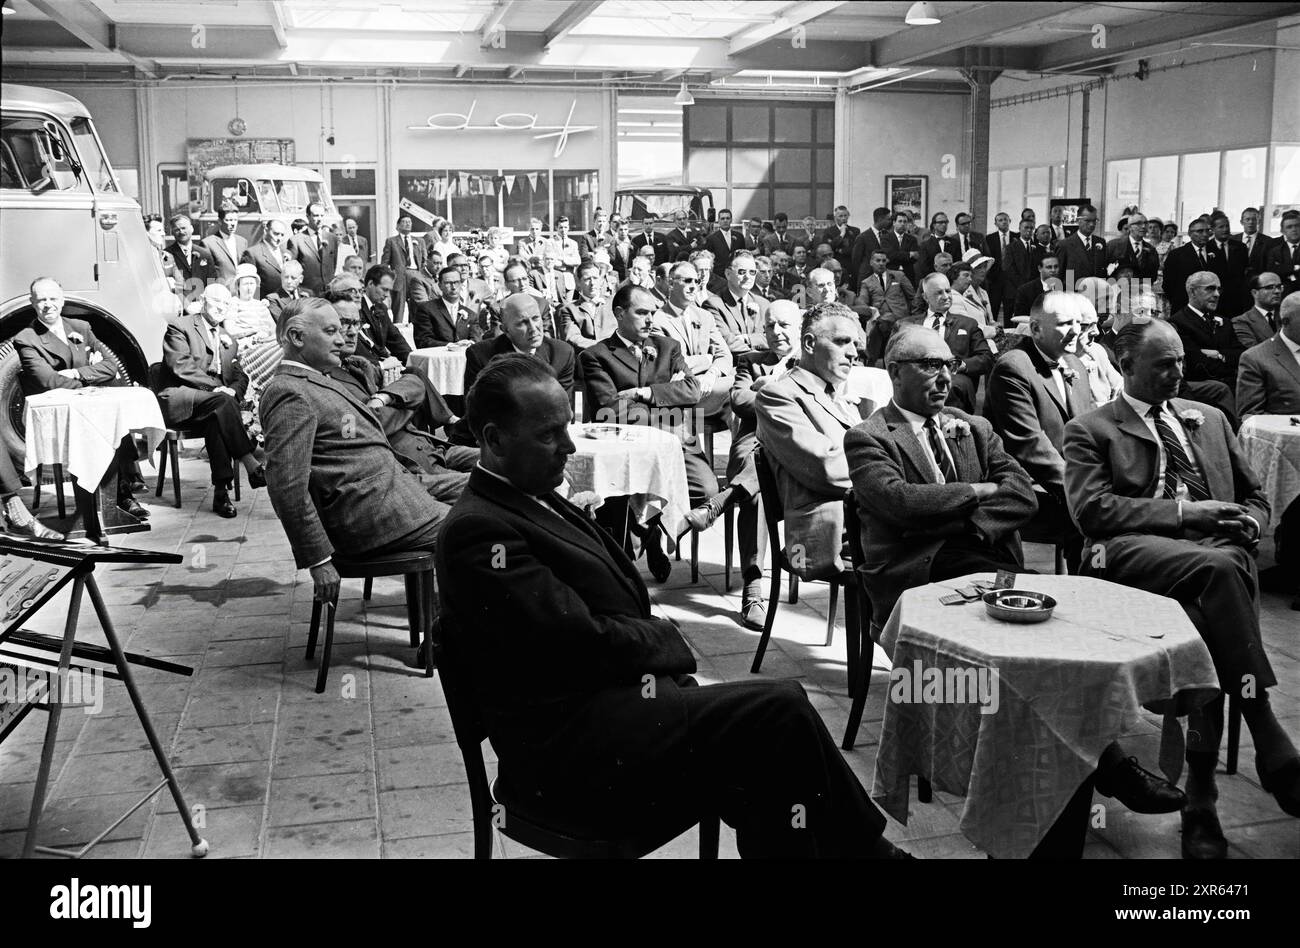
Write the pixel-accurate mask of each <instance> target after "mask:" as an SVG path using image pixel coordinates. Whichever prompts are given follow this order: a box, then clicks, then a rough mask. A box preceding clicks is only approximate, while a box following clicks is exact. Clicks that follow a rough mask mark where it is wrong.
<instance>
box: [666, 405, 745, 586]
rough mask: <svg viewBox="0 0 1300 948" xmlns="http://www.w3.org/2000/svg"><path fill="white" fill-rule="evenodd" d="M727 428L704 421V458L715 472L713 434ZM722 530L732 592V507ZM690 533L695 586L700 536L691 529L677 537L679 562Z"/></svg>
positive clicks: (726, 573)
mask: <svg viewBox="0 0 1300 948" xmlns="http://www.w3.org/2000/svg"><path fill="white" fill-rule="evenodd" d="M690 417H691V418H692V419H694V417H695V416H694V414H692V415H691V416H690ZM693 425H694V422H693V421H692V426H693ZM725 427H726V426H725V425H719V423H718V422H716V421H714V420H712V419H708V418H706V419H704V434H703V436H702V437H703V441H704V456H705V457H707V458H708V459H709V466H710V467H712V468H714V469H715V470H716V468H717V462H716V461H715V460H714V456H713V434H714V432H716V431H721V430H723V429H724V428H725ZM726 486H727V485H726V484H725V483H721V484H719V487H726ZM722 529H723V545H724V546H725V547H726V549H725V550H724V552H723V575H724V579H725V584H726V591H727V592H731V568H732V556H731V551H732V549H733V548H734V547H735V545H736V539H735V538H736V514H735V510H734V509H733V508H732V507H728V508H727V509H726V510H724V511H723V512H722ZM688 533H689V534H690V535H691V583H692V584H694V583H698V582H699V581H700V535H699V534H698V533H696V532H695V531H693V530H691V529H690V528H689V527H688V528H687V529H685V530H683V531H682V532H681V533H680V534H678V535H677V560H678V562H681V559H682V537H684V536H686V534H688Z"/></svg>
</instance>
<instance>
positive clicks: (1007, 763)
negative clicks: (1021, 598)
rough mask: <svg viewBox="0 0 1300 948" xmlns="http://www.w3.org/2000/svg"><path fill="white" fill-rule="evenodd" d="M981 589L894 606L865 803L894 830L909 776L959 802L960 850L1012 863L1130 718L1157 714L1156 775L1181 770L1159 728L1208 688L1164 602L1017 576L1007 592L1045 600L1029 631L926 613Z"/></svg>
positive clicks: (923, 591)
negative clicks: (965, 845)
mask: <svg viewBox="0 0 1300 948" xmlns="http://www.w3.org/2000/svg"><path fill="white" fill-rule="evenodd" d="M992 578H993V577H992V576H991V575H989V574H978V575H974V576H968V577H965V578H963V579H953V580H946V581H944V582H942V583H931V584H929V585H926V586H921V587H918V588H916V589H911V590H908V591H907V592H905V593H904V594H903V596H902V598H901V599H899V601H898V605H897V606H896V607H895V609H894V612H893V614H892V615H891V616H890V618H889V622H888V623H887V624H886V626H885V629H884V631H883V633H882V636H881V645H882V647H883V648H884V649H885V651H886V653H888V654H889V655H890V657H891V658H892V660H893V671H892V672H891V674H890V683H889V700H888V701H887V702H886V704H885V719H884V725H883V730H882V734H881V738H880V750H879V753H878V755H877V758H876V773H875V781H874V786H873V788H872V796H873V797H875V798H876V799H877V800H878V801H879V802H880V804H881V806H882V807H883V808H884V809H885V810H886V811H887V812H888V813H889V814H890V815H892V816H893V817H894V818H895V819H897V820H899V821H900V822H902V823H906V822H907V807H908V793H909V777H910V775H911V774H918V775H920V776H924V777H928V778H929V780H930V783H931V784H932V785H933V786H934V788H935V789H936V790H944V791H946V792H948V793H953V794H957V795H959V796H964V797H965V798H966V801H965V807H964V809H963V811H962V815H961V830H962V832H963V833H964V834H965V835H966V837H967V838H968V839H969V840H970V841H971V842H973V843H974V844H975V845H977V846H979V847H980V848H981V849H983V850H984V851H985V852H986V853H988V854H990V855H992V856H996V857H999V858H1012V859H1020V858H1024V857H1026V856H1028V855H1029V854H1030V853H1031V852H1032V851H1033V849H1034V847H1035V846H1037V845H1038V843H1039V842H1040V841H1041V840H1042V838H1043V836H1044V835H1045V834H1046V833H1047V831H1048V829H1050V828H1051V826H1052V824H1053V823H1054V822H1055V821H1056V818H1057V817H1058V816H1059V815H1060V814H1061V812H1062V811H1063V810H1064V809H1065V806H1066V804H1067V803H1069V802H1070V798H1071V797H1072V796H1073V795H1074V794H1075V792H1076V791H1077V790H1078V789H1079V787H1080V785H1081V784H1082V783H1083V782H1084V781H1085V780H1086V779H1087V778H1088V776H1089V775H1090V774H1091V773H1092V772H1093V771H1094V770H1095V769H1096V767H1097V761H1098V759H1099V758H1100V756H1101V752H1102V750H1103V749H1104V748H1105V747H1106V745H1108V744H1109V743H1111V742H1112V741H1114V740H1117V739H1119V738H1120V737H1121V736H1122V735H1123V734H1125V733H1126V732H1129V731H1131V730H1132V729H1133V727H1134V725H1135V724H1136V723H1137V721H1138V715H1139V708H1140V707H1142V706H1147V707H1149V708H1151V709H1152V710H1156V711H1160V712H1164V713H1165V714H1166V715H1167V717H1166V721H1165V728H1164V734H1163V741H1162V747H1161V752H1160V762H1161V764H1162V765H1163V766H1164V767H1165V768H1166V771H1167V772H1168V769H1169V768H1170V766H1171V765H1173V764H1175V762H1176V764H1177V766H1181V759H1182V752H1183V740H1182V730H1181V728H1180V727H1179V726H1178V722H1177V720H1176V719H1174V718H1172V717H1168V715H1172V714H1185V713H1187V711H1189V710H1191V709H1193V708H1195V707H1198V706H1199V705H1201V704H1203V703H1205V702H1206V701H1208V700H1210V699H1211V698H1212V697H1214V695H1215V694H1217V693H1218V678H1217V676H1216V675H1215V671H1214V664H1213V662H1212V661H1211V659H1210V653H1209V650H1208V649H1207V648H1206V647H1205V643H1204V642H1202V641H1201V638H1200V636H1199V635H1197V633H1196V629H1195V628H1194V627H1193V626H1192V623H1191V620H1189V619H1188V618H1187V616H1186V614H1185V613H1184V612H1183V610H1182V608H1181V607H1180V606H1179V605H1178V603H1176V602H1175V601H1174V600H1172V599H1167V598H1165V597H1163V596H1156V595H1154V594H1152V593H1148V592H1143V591H1141V590H1137V589H1129V588H1127V587H1124V586H1118V585H1116V584H1114V583H1108V582H1106V581H1104V580H1100V579H1092V578H1088V577H1081V576H1050V575H1047V576H1022V577H1020V579H1019V581H1018V582H1017V588H1021V589H1033V590H1036V591H1038V592H1043V593H1046V594H1048V595H1050V596H1052V597H1053V598H1055V599H1056V601H1057V607H1056V611H1055V613H1054V614H1053V615H1052V618H1050V619H1048V620H1047V621H1046V622H1044V623H1041V624H1036V625H1018V624H1012V623H1006V622H999V621H998V620H996V619H993V618H991V617H990V616H989V615H988V613H987V612H986V611H985V607H984V604H983V603H982V602H978V601H977V602H974V603H970V604H967V605H960V606H945V605H943V604H942V603H940V602H939V597H940V596H941V595H947V594H948V593H950V592H952V591H953V590H955V589H957V588H959V587H961V586H964V585H966V584H967V583H969V582H970V581H972V580H974V579H989V580H991V579H992ZM1157 633H1162V634H1161V635H1160V637H1155V635H1156V634H1157ZM993 671H996V673H997V677H996V678H994V677H993V674H992V672H993ZM958 672H962V673H964V676H963V675H959V674H958ZM972 678H974V679H975V681H976V687H974V688H971V687H969V686H970V685H971V684H972V682H971V679H972ZM981 681H982V682H983V684H985V685H986V686H987V687H986V689H985V691H984V692H983V694H981V693H980V691H979V688H978V683H979V682H981ZM959 685H963V686H966V687H965V688H964V689H963V688H962V687H959ZM913 686H915V687H913ZM963 690H964V691H965V693H963ZM972 692H973V693H972ZM1170 699H1172V700H1170ZM985 708H987V709H988V710H987V711H985V710H984V709H985ZM1143 763H1144V764H1146V765H1147V766H1148V767H1152V768H1154V765H1155V764H1156V761H1143Z"/></svg>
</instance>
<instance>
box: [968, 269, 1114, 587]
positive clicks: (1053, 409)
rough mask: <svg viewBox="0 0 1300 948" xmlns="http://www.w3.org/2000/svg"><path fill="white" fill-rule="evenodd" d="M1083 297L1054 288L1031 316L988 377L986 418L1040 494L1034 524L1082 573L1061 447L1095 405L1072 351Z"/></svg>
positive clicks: (1079, 543) (1070, 565) (1072, 567)
mask: <svg viewBox="0 0 1300 948" xmlns="http://www.w3.org/2000/svg"><path fill="white" fill-rule="evenodd" d="M1082 302H1083V297H1082V296H1080V295H1079V294H1077V293H1064V292H1059V291H1053V292H1051V293H1046V294H1044V295H1043V296H1041V297H1039V298H1038V299H1037V300H1036V301H1035V302H1034V305H1033V308H1032V309H1031V310H1030V312H1029V335H1027V336H1020V337H1018V339H1017V341H1016V342H1015V343H1013V344H1012V346H1011V348H1009V349H1008V350H1007V351H1006V352H1004V353H1002V355H1001V356H1000V357H999V358H998V360H997V362H996V363H994V365H993V371H992V372H990V373H989V383H988V391H987V392H986V393H985V397H984V415H985V417H986V418H988V420H989V423H990V424H991V425H992V426H993V430H994V431H996V432H997V434H998V436H999V437H1001V438H1002V443H1003V446H1004V447H1005V448H1006V450H1007V453H1008V454H1010V455H1011V456H1012V457H1013V458H1015V459H1016V461H1017V462H1018V463H1019V464H1020V466H1021V467H1022V468H1024V469H1025V472H1026V473H1028V474H1029V476H1030V478H1031V479H1032V480H1033V482H1034V488H1035V491H1036V492H1037V493H1038V514H1037V515H1036V516H1035V518H1034V523H1033V526H1034V527H1036V528H1037V530H1036V535H1037V533H1038V531H1042V532H1044V533H1046V534H1047V535H1048V536H1055V537H1060V538H1062V539H1063V540H1064V544H1063V545H1064V548H1065V562H1066V565H1067V566H1068V568H1069V571H1070V572H1071V573H1077V572H1078V570H1079V555H1080V552H1081V551H1082V549H1083V537H1082V536H1081V535H1080V534H1079V531H1078V530H1077V529H1075V527H1074V524H1073V522H1072V521H1071V520H1070V514H1069V511H1068V510H1067V509H1066V506H1065V459H1064V458H1063V457H1062V456H1061V448H1062V446H1063V445H1064V442H1065V426H1066V424H1067V423H1068V422H1069V421H1070V419H1072V418H1075V417H1077V416H1079V415H1082V414H1084V413H1085V412H1089V411H1092V409H1093V408H1095V407H1096V402H1095V401H1094V400H1093V396H1092V387H1091V385H1090V384H1089V381H1088V370H1087V368H1086V367H1085V366H1084V364H1083V363H1082V362H1081V361H1080V360H1079V358H1078V356H1076V355H1075V354H1074V348H1075V342H1076V341H1077V339H1078V337H1079V333H1080V331H1081V328H1080V322H1081V319H1082V317H1083V310H1082V305H1081V304H1082Z"/></svg>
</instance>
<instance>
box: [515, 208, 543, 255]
mask: <svg viewBox="0 0 1300 948" xmlns="http://www.w3.org/2000/svg"><path fill="white" fill-rule="evenodd" d="M545 243H546V238H545V237H543V236H542V222H541V220H539V219H538V218H536V217H534V218H531V219H530V220H529V221H528V236H526V237H521V238H519V240H517V241H516V242H515V255H516V256H517V257H519V258H520V259H521V260H523V262H524V264H525V265H527V264H528V262H529V261H530V260H531V259H532V258H533V257H537V258H539V259H540V258H541V256H542V247H543V245H545Z"/></svg>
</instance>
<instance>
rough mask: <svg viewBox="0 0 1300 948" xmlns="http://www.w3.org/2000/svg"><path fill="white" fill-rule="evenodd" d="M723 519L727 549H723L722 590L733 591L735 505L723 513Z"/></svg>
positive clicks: (723, 533)
mask: <svg viewBox="0 0 1300 948" xmlns="http://www.w3.org/2000/svg"><path fill="white" fill-rule="evenodd" d="M722 516H723V521H722V542H723V544H724V545H725V549H724V550H723V551H722V591H723V592H731V567H732V563H733V560H732V556H731V553H732V547H734V546H735V543H736V510H735V508H734V507H728V508H727V509H726V511H725V512H724V513H723V515H722Z"/></svg>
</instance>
